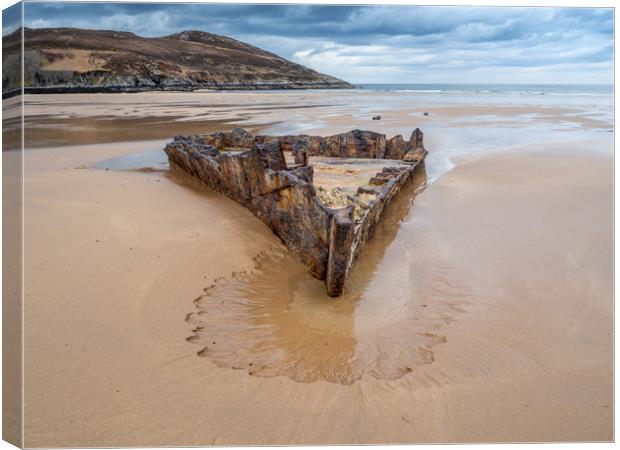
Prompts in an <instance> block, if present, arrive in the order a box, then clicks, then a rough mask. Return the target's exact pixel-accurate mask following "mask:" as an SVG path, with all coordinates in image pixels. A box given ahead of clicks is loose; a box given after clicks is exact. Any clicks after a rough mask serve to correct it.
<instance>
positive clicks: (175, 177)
mask: <svg viewBox="0 0 620 450" xmlns="http://www.w3.org/2000/svg"><path fill="white" fill-rule="evenodd" d="M174 95H175V94H173V96H174ZM218 95H221V94H218ZM255 95H256V97H253V96H252V95H250V97H251V102H250V103H252V102H264V101H265V98H267V99H270V100H269V101H275V100H273V99H272V98H270V97H264V96H265V95H269V94H255ZM320 95H323V94H320ZM320 95H319V97H318V98H319V99H321V97H320ZM74 97H76V96H64V97H63V96H61V98H64V99H65V103H67V104H70V103H71V102H72V101H73V100H74ZM145 97H147V98H148V96H145ZM98 98H101V97H98ZM103 98H107V97H103ZM110 98H113V99H114V100H113V101H114V102H116V101H117V99H118V98H120V97H116V96H110ZM133 98H136V99H138V100H140V99H141V98H142V97H133ZM166 98H172V97H166ZM175 98H176V100H175V101H177V100H179V98H178V97H175ZM182 98H185V97H182ZM77 99H78V100H79V101H78V103H82V101H83V97H81V96H77ZM229 99H234V97H229ZM34 100H36V101H37V102H43V103H45V98H43V99H42V98H40V96H33V101H34ZM276 100H277V101H280V99H279V98H276ZM140 101H141V100H140ZM140 101H137V102H136V103H140ZM231 101H232V100H231ZM290 101H292V102H294V101H295V100H290ZM313 101H319V100H316V99H314V100H313ZM57 102H58V96H56V97H50V103H49V104H43V105H37V108H42V109H45V108H52V107H53V106H52V105H54V104H55V103H57ZM304 105H305V104H304V103H303V102H301V105H297V106H296V107H297V108H298V109H297V110H298V112H299V111H301V110H307V111H308V115H309V117H313V115H316V114H317V109H315V108H314V107H312V106H307V105H305V106H304ZM301 106H304V107H303V108H301ZM560 106H561V105H560ZM571 107H573V108H576V107H575V106H574V105H572V106H571ZM65 108H68V109H69V110H70V109H71V107H70V106H65ZM235 108H237V109H240V108H242V107H241V106H240V105H237V106H234V105H233V106H230V109H231V110H235ZM446 108H448V109H450V108H455V106H454V105H447V106H446ZM173 109H174V108H173ZM349 109H350V110H353V109H355V108H354V107H353V106H351V107H349ZM489 109H490V110H491V111H492V110H493V106H492V105H490V106H489ZM581 110H582V111H583V115H584V117H585V116H587V115H591V114H592V113H593V112H592V111H590V112H588V111H586V108H585V107H582V108H581ZM33 111H34V110H33ZM75 111H76V113H78V112H79V111H80V107H76V109H75ZM319 111H320V110H319ZM241 113H243V114H246V113H247V114H251V113H248V112H247V111H245V112H244V111H240V114H241ZM32 114H33V115H32V117H31V120H32V121H35V122H36V121H37V120H39V118H40V117H38V116H37V115H36V114H34V112H32ZM300 114H301V113H300ZM462 114H463V115H462V116H460V117H461V118H462V119H463V120H464V122H467V119H468V118H470V117H471V116H468V115H467V114H466V111H463V112H462ZM405 115H406V114H405ZM432 116H433V114H431V116H430V117H431V119H425V120H429V121H431V122H429V123H428V124H427V125H428V126H427V128H425V129H424V131H425V133H426V136H425V137H426V138H427V141H428V144H427V146H428V147H429V150H430V151H431V155H430V156H432V155H433V154H434V155H435V156H434V157H429V159H428V160H427V163H426V165H427V174H429V178H428V179H426V180H425V179H423V178H422V179H419V180H417V181H416V183H413V184H412V185H411V186H410V187H409V189H408V190H407V192H406V193H405V194H406V195H403V196H401V197H399V199H398V201H397V202H395V203H393V204H392V205H391V207H390V212H389V215H388V216H387V220H385V221H384V222H383V223H382V225H381V227H380V228H379V229H378V230H377V231H376V233H375V236H374V238H373V240H372V241H370V242H369V243H368V244H367V246H366V248H365V250H364V251H363V252H362V254H361V255H360V258H359V260H358V262H357V264H356V266H355V268H354V270H353V273H352V275H351V279H350V282H349V284H348V287H347V291H346V292H345V295H344V296H342V297H341V298H339V299H329V298H326V297H325V294H324V288H323V284H322V283H321V282H320V281H317V280H315V279H313V278H312V277H311V276H309V275H308V274H307V272H306V271H305V269H304V267H303V266H302V265H301V264H300V263H298V262H297V261H296V260H295V259H294V258H293V257H291V255H290V254H289V253H288V252H287V251H286V250H285V248H284V247H283V246H282V244H281V243H280V242H279V241H278V240H277V238H275V236H273V234H272V233H271V232H270V231H269V230H268V229H267V228H266V227H265V226H264V225H263V224H262V223H261V222H260V221H258V220H257V219H256V218H254V217H253V216H252V215H251V213H249V212H248V211H247V210H245V209H244V208H242V207H241V206H239V205H236V204H234V203H233V202H231V201H229V200H228V199H226V198H225V197H223V196H221V195H218V194H215V193H213V192H210V191H209V190H208V189H206V188H204V187H202V186H201V185H199V184H198V183H196V182H195V181H194V180H192V179H191V178H189V177H187V176H186V175H185V174H183V173H180V172H178V171H174V170H168V169H167V167H166V164H165V160H164V161H162V159H161V153H160V151H159V149H161V148H162V146H163V143H164V142H165V141H161V140H158V141H142V140H140V139H143V138H140V137H139V136H141V135H138V136H136V135H134V137H136V138H137V139H136V140H135V141H134V142H117V143H105V144H103V143H101V141H103V142H109V140H110V139H113V136H110V134H109V132H107V131H106V132H105V133H104V136H103V137H101V138H100V139H101V141H97V139H99V138H98V137H97V136H96V135H91V137H90V138H89V139H92V140H94V141H95V142H93V143H92V145H86V142H87V141H82V142H80V143H81V144H82V145H75V146H66V145H63V146H59V147H49V148H39V149H33V150H30V151H28V152H27V153H26V182H27V189H26V211H25V214H26V217H27V223H26V235H27V239H28V241H27V245H26V274H25V276H26V318H25V321H26V336H25V339H26V372H25V377H26V392H25V395H26V412H25V417H26V445H27V446H34V447H37V446H114V445H125V446H132V445H173V444H176V445H223V444H292V443H293V444H304V443H306V444H318V443H334V444H342V443H398V442H401V443H403V442H408V443H411V442H463V441H465V442H490V441H493V442H496V441H571V440H610V439H612V408H613V404H612V306H613V305H612V278H611V277H612V250H611V247H612V245H611V244H612V232H611V229H612V228H611V227H612V218H613V217H612V206H611V202H612V181H613V174H612V164H611V138H610V136H611V133H608V132H607V131H606V128H605V127H607V126H609V124H607V123H606V124H605V125H604V126H603V127H600V128H597V127H585V128H583V125H575V124H574V123H573V126H572V127H568V126H567V128H566V129H565V130H559V131H558V130H556V131H554V132H549V131H547V133H546V134H543V133H542V131H541V132H540V134H538V130H542V129H543V128H544V127H545V126H547V127H548V126H552V125H551V124H552V123H553V120H551V121H549V122H541V121H534V123H530V119H529V118H525V119H524V118H519V117H517V116H514V115H510V117H511V120H513V119H514V120H516V121H518V122H519V123H520V126H521V127H522V128H523V129H525V130H526V131H531V134H529V139H531V140H532V141H533V142H532V143H530V145H526V146H521V147H519V148H517V147H516V146H517V145H519V144H523V139H525V138H526V137H527V135H528V133H524V132H523V131H522V129H519V134H518V137H515V136H516V134H514V135H511V134H509V133H508V134H505V135H504V134H502V135H501V136H500V137H501V139H503V140H502V141H500V142H501V143H502V147H504V148H505V150H503V151H492V152H488V148H486V147H484V146H483V147H480V146H478V147H476V142H478V143H488V142H490V141H492V140H493V139H495V137H497V136H499V133H498V134H497V135H494V134H493V133H494V132H497V129H496V128H494V127H490V126H489V127H488V128H484V126H485V125H484V124H479V123H476V124H474V125H470V126H466V127H462V128H461V127H457V126H454V127H439V123H436V122H432V120H433V119H432ZM494 117H496V116H494ZM554 117H558V116H554ZM304 120H305V119H304V117H300V118H296V119H294V120H293V119H291V123H292V125H295V124H302V123H304ZM369 120H370V119H369ZM494 120H495V119H494ZM344 122H346V121H342V122H341V121H340V120H336V119H334V121H333V122H329V123H330V125H329V127H330V128H332V129H334V130H337V131H341V130H342V129H348V127H349V125H350V126H352V125H354V124H353V123H350V124H348V125H347V124H345V123H344ZM401 122H402V123H401V124H400V125H399V127H401V128H405V127H407V128H409V127H410V125H416V124H415V123H411V124H410V122H412V120H411V117H410V116H407V117H406V118H404V119H402V120H401ZM413 122H415V121H413ZM42 123H44V121H43V122H42ZM69 123H71V122H69ZM388 123H389V122H388ZM211 125H213V124H211ZM433 125H435V126H433ZM91 126H92V123H91ZM153 126H154V127H155V125H153ZM169 126H170V125H169ZM194 126H198V124H197V123H193V124H192V125H191V127H194ZM231 126H232V125H231ZM270 126H271V125H270ZM276 126H282V125H273V127H276ZM378 126H384V125H378ZM259 128H260V127H259ZM368 128H371V127H370V126H369V127H368ZM373 128H374V127H373ZM457 129H459V130H461V131H458V130H457ZM493 130H496V131H493ZM180 132H184V131H183V130H181V131H180ZM403 132H404V131H403ZM66 133H71V131H67V132H66ZM68 135H69V134H65V135H64V136H68ZM523 135H525V137H524V136H523ZM84 136H86V135H84ZM93 136H94V137H93ZM123 136H124V137H127V135H126V134H123ZM36 137H37V135H31V137H30V139H36ZM153 137H154V138H155V137H157V136H153ZM497 138H498V139H499V137H497ZM27 139H28V136H27ZM456 142H461V143H463V146H464V147H466V149H465V150H466V151H454V149H458V150H462V147H458V146H456V145H454V143H456ZM567 142H568V143H570V145H567ZM76 143H77V142H76ZM431 143H434V144H435V146H433V145H432V144H431ZM481 145H482V144H481ZM35 146H36V145H33V147H35ZM511 147H512V148H511ZM475 149H478V151H477V153H476V152H474V150H475ZM485 151H487V152H486V153H485ZM127 155H131V156H127ZM438 155H439V156H438ZM441 155H443V156H449V157H450V162H451V163H452V164H454V165H455V166H456V167H455V168H454V169H453V170H451V171H449V172H446V170H447V169H446V168H447V167H448V168H449V166H446V165H443V161H444V159H443V156H441ZM438 167H441V168H442V169H441V170H439V169H438ZM106 169H108V170H106ZM136 169H140V170H136ZM429 181H430V184H428V185H427V183H428V182H429ZM234 369H238V370H234Z"/></svg>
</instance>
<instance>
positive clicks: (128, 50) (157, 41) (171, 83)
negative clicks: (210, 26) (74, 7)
mask: <svg viewBox="0 0 620 450" xmlns="http://www.w3.org/2000/svg"><path fill="white" fill-rule="evenodd" d="M20 33H21V30H17V31H15V32H14V33H12V34H10V35H8V36H5V37H3V40H2V45H3V61H2V79H3V96H5V94H8V93H9V92H10V91H13V90H15V89H19V87H20V80H19V49H20ZM24 42H25V45H24V48H25V52H24V54H25V61H24V66H25V74H24V84H25V87H26V91H27V92H33V93H34V92H132V91H147V90H194V89H201V88H210V89H283V88H288V89H308V88H351V87H352V86H351V85H350V84H349V83H347V82H345V81H342V80H339V79H338V78H334V77H331V76H329V75H324V74H322V73H319V72H316V71H314V70H312V69H309V68H307V67H304V66H302V65H300V64H295V63H293V62H291V61H288V60H286V59H284V58H281V57H279V56H277V55H275V54H273V53H270V52H267V51H265V50H262V49H260V48H257V47H254V46H251V45H249V44H245V43H243V42H240V41H237V40H235V39H231V38H228V37H225V36H219V35H216V34H211V33H206V32H202V31H183V32H181V33H177V34H173V35H170V36H164V37H158V38H145V37H140V36H137V35H135V34H133V33H128V32H119V31H107V30H101V31H100V30H82V29H77V28H37V29H31V28H25V29H24Z"/></svg>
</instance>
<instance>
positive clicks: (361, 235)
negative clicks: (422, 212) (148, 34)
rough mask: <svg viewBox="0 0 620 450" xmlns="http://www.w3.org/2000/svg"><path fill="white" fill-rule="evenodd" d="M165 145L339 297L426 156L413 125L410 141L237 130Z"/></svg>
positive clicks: (178, 162)
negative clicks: (252, 217) (379, 225)
mask: <svg viewBox="0 0 620 450" xmlns="http://www.w3.org/2000/svg"><path fill="white" fill-rule="evenodd" d="M164 150H165V152H166V154H167V155H168V159H169V161H170V163H171V165H175V166H178V167H179V168H180V169H182V170H183V171H185V172H188V173H189V174H191V175H193V176H194V177H196V178H198V179H200V180H201V181H202V182H204V183H205V184H207V185H208V186H209V187H211V188H212V189H214V190H216V191H219V192H221V193H223V194H225V195H226V196H228V197H229V198H231V199H232V200H234V201H236V202H238V203H240V204H241V205H243V206H245V207H246V208H248V209H249V210H250V211H252V212H253V213H254V214H255V215H256V216H257V217H258V218H260V219H261V220H262V221H263V222H264V223H265V224H266V225H267V226H269V227H270V228H271V230H273V232H274V233H275V234H276V235H277V236H278V237H279V238H280V239H281V240H282V242H283V243H284V244H285V245H286V247H287V248H288V249H289V250H291V251H292V252H293V253H295V254H296V255H297V256H298V257H299V258H300V260H301V261H302V262H303V263H304V264H305V265H306V266H307V267H308V269H309V271H310V273H311V274H312V275H313V276H314V277H316V278H318V279H320V280H325V285H326V289H327V294H328V295H330V296H332V297H336V296H339V295H340V294H342V292H343V290H344V286H345V282H346V279H347V276H348V274H349V272H350V270H351V267H352V266H353V264H354V262H355V260H356V258H357V256H358V254H359V252H360V250H361V249H362V247H363V245H364V243H365V242H366V241H367V240H368V239H369V238H370V236H371V234H372V231H373V229H374V227H375V225H376V224H377V223H379V221H380V220H381V217H382V214H383V212H384V210H385V207H386V206H387V205H388V204H389V203H390V201H391V200H392V199H393V198H394V197H395V196H396V195H398V193H399V192H400V191H401V189H402V187H403V186H404V185H405V183H407V182H408V181H410V180H411V179H412V176H413V174H414V171H416V170H424V169H423V167H424V159H425V157H426V155H427V151H426V150H425V148H424V144H423V134H422V132H421V131H420V130H419V129H417V128H416V129H415V130H414V131H413V133H412V134H411V137H410V139H409V141H405V140H404V139H403V137H402V136H401V135H397V136H395V137H393V138H391V139H386V136H385V135H384V134H380V133H375V132H372V131H361V130H353V131H349V132H347V133H341V134H336V135H333V136H327V137H320V136H308V135H295V136H260V135H257V136H254V135H252V134H251V133H249V132H248V131H246V130H244V129H242V128H236V129H234V130H233V131H231V132H226V133H224V132H216V133H211V134H205V135H194V136H176V137H175V138H174V140H173V141H172V142H170V143H168V144H167V145H166V147H165V149H164ZM311 157H312V164H311V163H310V161H311V160H310V158H311ZM315 169H316V170H315Z"/></svg>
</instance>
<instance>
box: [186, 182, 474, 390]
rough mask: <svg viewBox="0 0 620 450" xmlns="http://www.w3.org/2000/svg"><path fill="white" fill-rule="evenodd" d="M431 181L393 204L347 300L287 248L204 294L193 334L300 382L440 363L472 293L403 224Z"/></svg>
mask: <svg viewBox="0 0 620 450" xmlns="http://www.w3.org/2000/svg"><path fill="white" fill-rule="evenodd" d="M423 181H425V180H424V179H423V180H422V183H412V186H411V188H410V189H409V190H408V191H407V192H405V193H404V195H402V196H401V197H399V198H398V199H397V200H395V201H394V202H393V203H392V204H391V205H390V207H389V208H390V210H389V211H387V212H386V216H385V217H386V218H385V220H384V221H383V222H382V223H381V224H380V225H379V226H378V228H377V229H376V231H375V235H374V236H373V238H372V239H371V240H370V241H369V242H368V243H367V245H366V247H365V248H364V250H363V252H362V253H361V254H360V257H359V259H358V261H357V263H356V265H355V266H354V268H353V270H352V272H351V275H350V277H349V279H348V281H347V285H346V288H345V292H344V293H343V295H342V296H341V297H339V298H337V299H334V298H330V297H327V295H326V294H325V287H324V283H323V282H322V281H319V280H316V279H314V278H313V277H312V276H311V275H309V274H308V273H307V271H306V269H305V267H304V266H303V265H302V264H300V263H299V262H298V261H297V260H296V259H295V258H294V257H293V256H291V255H290V253H288V252H287V251H286V249H285V248H284V247H283V246H277V247H276V248H270V249H268V250H266V251H264V252H263V253H261V254H260V255H258V256H257V257H256V258H255V260H254V267H253V269H251V270H248V271H242V272H236V273H233V274H232V275H231V276H229V277H225V278H221V279H218V280H215V282H214V283H213V284H212V285H211V286H209V287H207V288H206V289H205V291H204V294H203V295H201V296H200V297H198V298H196V299H195V301H194V303H195V306H196V310H195V311H194V312H191V313H189V314H188V315H187V319H186V320H187V322H188V323H189V324H190V325H191V326H192V331H193V334H192V335H191V336H190V337H189V338H188V339H187V340H188V341H189V342H191V343H194V344H196V345H198V346H199V350H197V353H198V355H199V356H201V357H207V358H210V359H211V360H212V361H213V362H214V363H216V364H217V365H218V366H220V367H229V368H233V369H240V370H246V371H247V372H248V374H250V375H254V376H262V377H274V376H285V377H288V378H291V379H293V380H295V381H298V382H315V381H321V380H323V381H327V382H330V383H340V384H352V383H355V382H356V381H358V380H360V379H361V378H362V377H364V376H370V377H374V378H377V379H397V378H400V377H402V376H404V375H406V374H408V373H411V372H414V371H415V370H416V367H419V366H421V365H428V364H431V363H432V362H433V361H434V358H435V356H434V354H435V352H434V347H435V346H436V345H438V344H441V343H443V342H446V339H447V337H446V334H445V331H446V330H447V328H448V327H450V325H451V324H452V322H453V321H455V320H456V319H457V317H458V315H459V314H463V313H465V312H466V307H467V305H468V304H469V303H470V300H471V299H470V297H471V296H470V295H469V294H468V292H469V291H468V288H467V286H466V285H464V283H463V277H462V276H459V274H458V273H456V269H455V268H454V267H453V266H451V265H450V264H449V263H447V262H446V261H447V260H449V258H446V257H445V256H442V254H441V251H440V250H438V249H437V248H431V247H430V246H429V245H428V244H429V243H427V242H424V241H423V240H420V239H413V236H412V235H413V233H412V230H411V228H410V227H409V226H408V224H407V223H406V222H405V223H404V225H403V219H405V218H406V217H407V216H409V215H410V214H412V212H411V211H410V209H411V205H412V203H413V199H414V197H415V196H416V194H417V193H418V192H419V190H420V189H421V188H422V187H423V186H424V183H423ZM428 261H433V264H432V265H430V264H428Z"/></svg>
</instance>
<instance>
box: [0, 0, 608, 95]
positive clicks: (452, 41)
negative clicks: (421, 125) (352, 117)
mask: <svg viewBox="0 0 620 450" xmlns="http://www.w3.org/2000/svg"><path fill="white" fill-rule="evenodd" d="M5 22H6V21H5ZM25 25H26V26H28V27H80V28H94V29H114V30H123V31H131V32H134V33H136V34H139V35H141V36H163V35H167V34H172V33H176V32H179V31H182V30H187V29H195V30H201V31H208V32H212V33H218V34H223V35H226V36H231V37H233V38H236V39H239V40H242V41H245V42H248V43H250V44H253V45H256V46H258V47H261V48H264V49H266V50H269V51H271V52H274V53H277V54H279V55H281V56H283V57H285V58H288V59H291V60H293V61H295V62H298V63H301V64H304V65H306V66H309V67H311V68H313V69H316V70H318V71H320V72H324V73H328V74H331V75H335V76H337V77H340V78H343V79H345V80H347V81H350V82H353V83H567V84H578V83H586V84H611V83H613V11H612V10H611V9H609V8H607V9H594V8H531V7H529V8H527V7H526V8H508V7H464V6H454V7H440V6H428V7H414V6H307V5H289V6H284V5H275V6H272V5H257V4H254V5H243V4H237V5H223V4H178V3H176V4H148V3H146V4H145V3H142V4H132V3H62V2H36V3H26V6H25ZM6 31H7V27H6V26H5V27H4V29H3V32H6Z"/></svg>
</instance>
